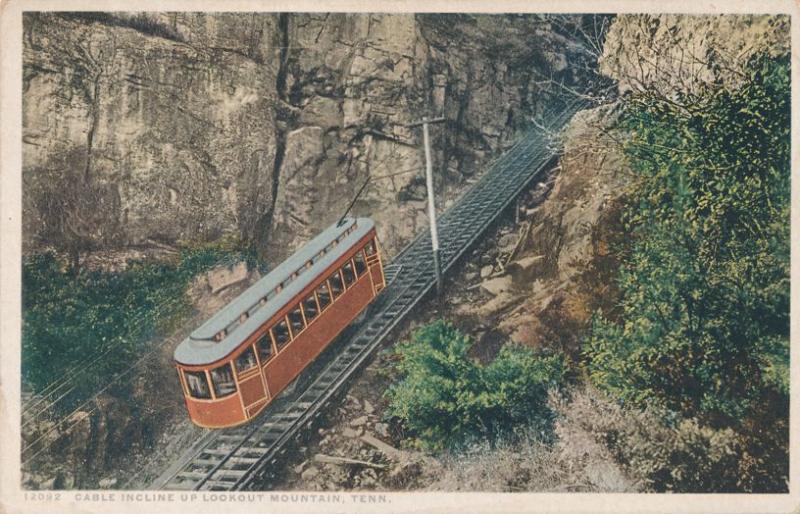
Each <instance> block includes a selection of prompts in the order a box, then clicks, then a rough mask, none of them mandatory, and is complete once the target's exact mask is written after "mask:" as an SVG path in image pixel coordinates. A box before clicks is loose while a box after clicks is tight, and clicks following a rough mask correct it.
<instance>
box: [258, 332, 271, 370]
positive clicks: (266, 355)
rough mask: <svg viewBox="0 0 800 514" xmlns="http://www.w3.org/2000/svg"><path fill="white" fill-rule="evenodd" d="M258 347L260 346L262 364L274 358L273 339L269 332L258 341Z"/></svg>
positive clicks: (259, 354) (259, 355)
mask: <svg viewBox="0 0 800 514" xmlns="http://www.w3.org/2000/svg"><path fill="white" fill-rule="evenodd" d="M256 348H258V358H259V359H260V360H261V364H264V363H265V362H267V361H269V360H270V359H271V358H272V339H270V337H269V332H267V333H266V334H264V335H263V336H261V338H259V340H258V341H256Z"/></svg>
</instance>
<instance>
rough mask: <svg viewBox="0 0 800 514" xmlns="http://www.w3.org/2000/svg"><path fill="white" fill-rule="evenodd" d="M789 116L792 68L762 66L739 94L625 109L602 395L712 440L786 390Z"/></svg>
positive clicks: (593, 363)
mask: <svg viewBox="0 0 800 514" xmlns="http://www.w3.org/2000/svg"><path fill="white" fill-rule="evenodd" d="M789 103H790V91H789V65H788V58H782V59H774V58H768V57H767V58H760V59H756V60H754V61H753V62H752V63H751V65H750V71H749V76H748V77H747V80H746V81H745V82H744V83H743V84H742V85H741V86H740V87H738V88H737V89H736V90H730V89H725V88H718V89H716V90H710V91H708V92H706V93H705V94H703V95H701V96H696V97H694V96H685V97H680V98H678V99H671V98H655V97H648V96H644V97H640V98H637V99H634V100H633V101H632V102H631V105H630V107H629V108H628V110H627V113H626V115H625V120H624V122H623V127H624V128H625V129H627V131H628V134H629V135H630V140H629V141H628V143H627V144H626V147H625V151H626V154H627V156H628V158H629V162H630V164H631V167H632V169H633V170H634V171H635V172H636V173H637V174H638V177H639V178H638V180H637V181H636V182H635V184H634V185H633V188H632V192H631V194H630V202H629V205H628V208H627V212H626V226H627V229H628V231H629V233H631V234H633V236H634V242H633V248H632V250H631V252H630V254H629V256H628V257H627V258H626V262H625V263H624V265H623V269H622V272H621V275H620V278H619V284H620V290H621V292H622V296H623V301H622V316H621V320H620V322H619V323H614V322H611V321H608V320H605V319H603V318H602V317H598V318H597V320H596V322H595V323H594V327H593V334H592V336H591V338H590V340H589V344H588V346H587V348H586V355H587V357H588V360H589V366H588V368H589V371H590V373H591V377H592V380H593V382H594V383H595V384H597V385H598V386H599V387H600V388H602V389H604V390H605V391H607V392H609V393H611V394H612V395H613V396H615V397H617V398H620V399H622V400H625V401H631V402H633V403H636V404H638V405H644V404H646V403H648V402H653V401H655V402H657V403H659V404H660V405H662V406H664V407H667V408H669V409H671V410H675V411H678V412H681V413H682V414H684V415H685V416H688V417H694V416H699V417H701V418H702V419H704V420H706V421H707V422H708V423H710V424H711V425H712V426H717V427H722V426H728V425H730V424H737V423H739V422H740V421H741V420H742V418H747V417H748V416H751V415H752V413H753V409H754V407H755V406H757V405H758V404H759V403H760V402H762V401H763V399H764V397H765V394H767V393H768V391H771V390H774V389H776V388H777V389H779V390H781V389H782V390H784V391H785V390H786V383H787V374H786V371H787V364H788V342H789V199H790V187H789V186H790V169H789V162H790V158H789V155H790V140H789V128H790V125H789ZM787 405H788V404H786V403H785V402H781V403H779V404H778V405H776V406H775V407H776V409H779V410H784V409H785V407H786V406H787ZM784 412H785V410H784Z"/></svg>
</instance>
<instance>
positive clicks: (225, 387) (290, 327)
mask: <svg viewBox="0 0 800 514" xmlns="http://www.w3.org/2000/svg"><path fill="white" fill-rule="evenodd" d="M376 251H377V249H376V247H375V241H374V240H370V241H369V242H368V243H367V245H366V246H365V247H364V248H362V249H361V250H359V251H358V252H356V253H355V255H353V257H352V258H350V259H349V260H348V261H346V262H345V263H344V265H342V267H341V268H339V269H338V270H336V271H334V272H333V273H332V274H331V275H330V276H329V277H328V278H327V280H325V281H323V282H322V283H321V284H319V285H318V286H317V288H316V290H315V291H314V292H313V293H312V294H310V295H309V296H308V297H307V298H306V299H305V300H303V301H301V302H299V303H298V304H297V305H295V307H294V308H293V309H292V310H291V311H289V313H288V314H287V315H286V316H284V317H283V319H281V320H279V321H278V322H277V323H275V324H274V325H272V327H270V328H269V330H267V331H265V332H264V334H263V335H261V337H259V339H258V340H257V341H256V343H255V348H256V351H257V352H258V360H257V359H256V354H255V352H254V351H253V346H249V347H248V348H247V349H246V350H245V351H244V352H242V353H241V354H240V355H239V356H238V357H236V358H235V359H234V360H233V365H235V366H236V372H237V373H239V374H241V373H245V372H247V371H249V370H251V369H253V368H255V367H256V366H257V365H258V362H259V361H260V362H261V364H262V365H264V364H266V363H267V362H268V361H270V360H271V359H272V358H273V357H274V356H275V355H277V354H278V353H279V352H280V351H281V350H283V349H284V348H285V347H286V346H287V345H288V344H289V343H290V342H291V341H292V340H293V339H294V338H296V337H297V336H298V335H300V333H301V332H302V331H303V330H304V329H305V328H306V326H308V324H310V323H311V322H312V321H314V319H316V318H317V316H318V315H319V314H320V313H321V312H322V311H324V310H325V309H327V308H328V306H330V305H331V304H332V303H333V302H334V301H336V299H337V298H339V297H340V296H341V295H342V293H343V292H344V291H345V290H347V288H349V287H350V286H351V285H352V284H354V283H355V282H356V279H358V278H360V277H361V276H362V275H364V274H365V273H366V271H367V259H368V258H369V257H370V256H372V255H374V254H375V253H376ZM231 364H232V363H231V362H227V363H225V364H223V365H221V366H219V367H218V368H215V369H212V370H211V372H210V376H211V384H212V386H213V388H214V397H216V398H221V397H223V396H228V395H230V394H233V393H235V392H236V381H235V380H234V377H233V369H232V368H231ZM184 376H185V377H186V386H187V388H188V390H189V394H190V395H191V396H192V397H193V398H199V399H206V400H207V399H211V390H210V389H209V387H208V382H207V381H206V375H205V373H204V372H203V371H184Z"/></svg>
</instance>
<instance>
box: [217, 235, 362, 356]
mask: <svg viewBox="0 0 800 514" xmlns="http://www.w3.org/2000/svg"><path fill="white" fill-rule="evenodd" d="M357 227H358V225H357V224H356V223H353V225H352V226H351V227H350V228H348V229H347V230H346V231H345V232H344V233H342V234H341V235H340V236H339V237H337V238H336V239H334V240H333V241H331V242H330V244H328V246H326V247H325V248H323V249H322V250H320V251H319V253H317V254H316V255H315V256H314V257H312V258H311V259H309V260H308V261H306V263H305V264H304V265H303V266H302V267H300V268H298V269H297V270H295V271H294V272H292V274H291V275H289V278H287V279H286V280H284V281H283V282H281V283H280V284H278V285H277V286H276V287H275V289H273V290H272V291H269V292H268V293H267V294H266V295H265V296H263V297H262V298H261V299H260V300H259V302H258V303H256V304H255V305H252V306H250V308H249V309H248V310H246V311H245V312H243V313H242V314H240V315H239V318H238V319H236V320H234V321H233V322H231V323H230V324H229V325H228V326H226V327H225V329H224V330H221V331H219V332H217V333H216V334H215V335H214V340H215V341H217V342H219V341H222V340H223V339H225V337H226V336H227V335H228V334H229V333H231V332H232V331H233V330H234V329H235V328H236V327H237V326H238V325H240V324H242V323H244V322H245V321H247V318H249V317H250V316H252V315H253V313H255V312H256V311H257V310H258V308H259V307H261V306H263V305H265V304H266V303H267V302H268V301H269V300H271V299H272V298H274V297H275V295H276V294H278V293H279V292H280V291H281V290H282V289H283V288H285V287H286V286H288V285H289V284H290V283H291V282H292V281H293V280H294V279H296V278H297V277H299V276H300V275H302V274H303V273H304V272H305V271H306V270H307V269H309V268H311V266H313V265H314V263H315V262H317V260H318V259H321V258H322V257H323V256H325V254H327V253H328V252H330V251H331V250H333V248H334V247H336V246H337V245H338V244H339V243H340V242H341V241H342V240H343V239H344V238H345V237H347V236H348V235H350V233H352V232H353V231H355V229H356V228H357Z"/></svg>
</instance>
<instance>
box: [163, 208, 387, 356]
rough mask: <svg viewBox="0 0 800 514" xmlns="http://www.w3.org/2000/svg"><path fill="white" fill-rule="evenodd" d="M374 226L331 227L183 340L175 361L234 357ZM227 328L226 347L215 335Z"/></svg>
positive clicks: (348, 223)
mask: <svg viewBox="0 0 800 514" xmlns="http://www.w3.org/2000/svg"><path fill="white" fill-rule="evenodd" d="M354 224H355V229H354V230H353V231H352V232H351V233H350V234H347V235H346V236H345V237H344V238H343V239H342V240H341V241H340V242H339V244H338V245H336V246H335V247H334V248H333V249H332V250H331V251H328V252H326V253H325V254H324V255H320V252H322V250H324V249H325V248H326V247H328V245H330V244H331V243H332V242H333V241H334V240H336V239H337V238H338V237H340V236H341V235H342V234H344V233H345V232H347V230H348V229H349V228H350V227H352V226H353V225H354ZM374 226H375V224H374V222H373V221H372V220H371V219H369V218H358V219H352V218H348V219H346V220H345V221H344V223H342V225H341V226H337V225H336V224H333V225H331V226H330V227H328V228H327V229H325V230H324V231H322V232H321V233H320V234H319V235H318V236H317V237H315V238H314V239H312V240H311V241H310V242H308V243H307V244H306V245H305V246H303V247H302V248H300V249H299V250H298V251H297V252H295V253H294V255H292V256H291V257H289V258H288V259H286V260H285V261H283V262H282V263H281V264H280V265H279V266H277V267H276V268H275V269H273V270H272V271H270V272H269V273H268V274H267V275H266V276H264V277H263V278H262V279H260V280H259V281H258V282H256V283H255V284H253V285H252V286H250V287H249V288H248V289H247V290H246V291H245V292H244V293H242V294H241V295H239V296H238V297H236V298H235V299H233V300H232V301H231V302H230V303H229V304H228V305H226V306H225V307H224V308H223V309H221V310H220V311H218V312H217V313H216V314H214V315H213V316H212V317H211V318H210V319H208V320H207V321H206V322H205V323H203V324H202V325H200V327H198V328H197V329H196V330H195V331H194V332H192V333H191V335H190V336H189V337H188V338H186V339H184V340H183V341H182V342H181V343H180V344H179V345H178V347H177V348H175V353H174V358H175V360H176V361H177V362H179V363H181V364H185V365H188V366H199V365H204V364H210V363H212V362H215V361H218V360H220V359H222V358H223V357H225V356H226V355H228V354H229V353H231V352H232V351H233V350H235V349H236V348H237V347H238V346H239V345H240V344H241V343H242V342H244V341H245V339H247V338H248V337H249V336H250V334H252V333H253V332H254V331H255V330H256V329H258V328H259V327H260V326H261V325H263V324H264V323H266V322H267V321H268V320H269V319H270V318H271V317H273V316H274V315H275V314H276V313H277V312H278V311H279V310H280V309H281V308H283V307H284V306H285V305H286V303H287V302H289V301H290V300H291V299H292V298H294V297H295V296H297V295H298V294H299V293H300V292H301V291H302V290H303V289H304V288H305V287H307V286H308V285H309V284H311V283H312V282H313V281H314V280H315V279H316V278H317V276H318V275H319V274H320V273H322V272H323V271H325V270H326V269H327V268H329V267H330V266H332V265H333V263H334V262H336V260H337V259H338V258H339V257H341V256H342V255H343V254H344V253H346V252H347V251H348V250H349V249H350V248H351V247H352V246H353V245H354V244H356V243H357V242H358V240H359V239H361V238H362V237H364V236H365V235H366V234H367V233H369V231H370V230H372V228H373V227H374ZM309 260H312V262H313V264H312V266H311V267H310V268H305V264H306V263H307V262H308V261H309ZM295 271H298V272H299V274H298V276H297V278H295V279H294V280H292V281H291V282H289V283H288V284H285V286H284V287H283V289H281V291H280V292H279V293H277V294H275V293H273V294H272V297H271V298H270V299H269V300H268V301H267V302H266V303H265V304H264V305H259V302H260V300H261V299H262V298H264V297H265V296H267V295H268V294H269V293H270V292H272V291H273V290H274V289H275V288H276V287H277V286H279V285H280V284H281V283H283V282H285V281H286V279H288V278H290V277H291V275H292V273H294V272H295ZM244 312H248V313H249V317H248V318H247V320H245V321H244V323H239V316H240V315H241V314H242V313H244ZM226 328H227V329H228V334H227V336H226V337H225V338H224V339H223V340H222V341H219V342H218V341H215V340H214V335H216V334H217V333H218V332H220V331H221V330H224V329H226Z"/></svg>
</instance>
